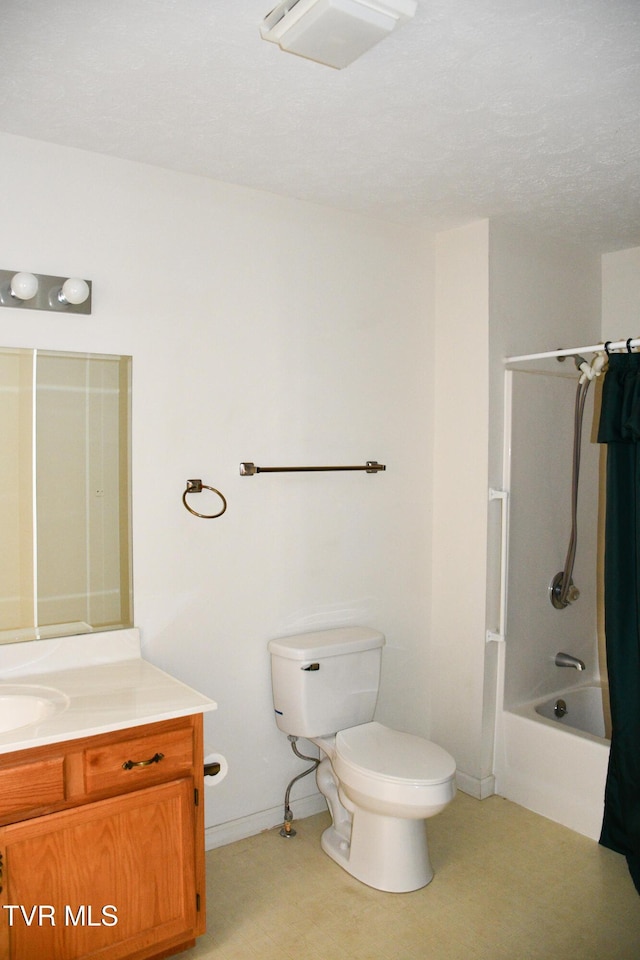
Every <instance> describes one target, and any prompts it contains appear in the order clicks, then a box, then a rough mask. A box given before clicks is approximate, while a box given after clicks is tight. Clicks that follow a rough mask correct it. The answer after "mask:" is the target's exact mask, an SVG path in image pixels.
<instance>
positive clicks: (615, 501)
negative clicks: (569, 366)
mask: <svg viewBox="0 0 640 960" xmlns="http://www.w3.org/2000/svg"><path fill="white" fill-rule="evenodd" d="M598 442H599V443H606V444H607V490H606V532H605V573H604V588H605V598H604V606H605V632H606V645H607V669H608V673H609V690H610V696H611V719H612V728H613V729H612V737H611V754H610V758H609V769H608V774H607V785H606V790H605V807H604V819H603V824H602V833H601V836H600V843H601V844H603V845H604V846H605V847H609V848H610V849H612V850H616V851H617V852H618V853H622V854H624V856H626V858H627V863H628V865H629V871H630V873H631V876H632V878H633V882H634V883H635V886H636V889H637V890H638V893H640V354H631V353H626V354H612V355H611V356H610V357H609V369H608V372H607V374H606V375H605V378H604V384H603V392H602V412H601V417H600V425H599V430H598Z"/></svg>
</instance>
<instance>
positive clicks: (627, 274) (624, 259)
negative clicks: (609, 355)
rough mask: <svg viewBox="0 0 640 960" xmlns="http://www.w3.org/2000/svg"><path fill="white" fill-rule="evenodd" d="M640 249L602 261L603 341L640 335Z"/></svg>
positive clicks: (616, 254)
mask: <svg viewBox="0 0 640 960" xmlns="http://www.w3.org/2000/svg"><path fill="white" fill-rule="evenodd" d="M639 305H640V247H632V248H631V249H629V250H618V251H617V252H616V253H606V254H605V255H604V256H603V258H602V339H603V340H626V339H627V338H628V337H638V336H640V323H639V322H638V308H639Z"/></svg>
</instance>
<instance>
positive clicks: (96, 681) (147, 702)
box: [0, 630, 217, 753]
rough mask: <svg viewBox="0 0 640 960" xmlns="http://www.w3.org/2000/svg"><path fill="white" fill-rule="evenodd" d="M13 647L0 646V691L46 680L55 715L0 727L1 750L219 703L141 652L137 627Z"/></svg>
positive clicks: (104, 730)
mask: <svg viewBox="0 0 640 960" xmlns="http://www.w3.org/2000/svg"><path fill="white" fill-rule="evenodd" d="M72 640H73V642H72ZM83 641H84V642H83ZM34 644H35V646H34ZM47 644H49V646H48V647H47ZM11 647H12V649H11V650H7V649H6V648H2V647H0V696H1V695H2V686H3V685H10V686H11V688H12V689H13V690H14V691H15V689H16V687H17V686H24V688H25V692H30V689H29V688H31V690H32V689H33V688H37V687H45V688H48V689H49V690H51V689H52V690H54V691H59V694H62V697H60V696H59V695H56V696H54V697H53V699H55V700H56V702H57V706H56V709H57V712H56V713H54V715H53V716H50V717H47V718H46V719H44V720H43V721H41V722H40V723H37V724H36V723H31V724H28V725H25V726H22V727H19V728H18V729H16V730H10V731H8V732H6V733H3V732H0V753H9V752H11V751H14V750H24V749H26V748H28V747H36V746H42V745H44V744H48V743H59V742H61V741H63V740H73V739H76V738H78V737H86V736H93V735H96V734H100V733H109V732H110V731H112V730H123V729H125V728H126V727H132V726H138V725H140V724H145V723H155V722H156V721H159V720H170V719H172V718H174V717H181V716H186V715H189V714H193V713H206V712H208V711H210V710H215V709H217V704H216V703H215V701H214V700H210V699H209V698H208V697H205V696H204V695H203V694H201V693H198V692H197V691H196V690H193V689H192V688H191V687H188V686H187V685H186V684H184V683H182V682H181V681H180V680H176V679H175V677H172V676H170V675H169V674H167V673H165V672H164V671H163V670H160V669H158V667H155V666H153V664H151V663H149V662H148V661H146V660H144V659H142V657H141V656H140V644H139V637H138V633H137V630H127V631H117V632H116V631H113V632H112V633H110V634H92V635H87V636H85V637H82V638H64V640H58V641H40V640H39V641H33V642H28V643H22V644H12V645H11ZM14 648H21V649H14ZM27 648H29V649H27ZM114 657H119V659H113V658H114ZM71 661H74V662H75V663H78V661H80V662H79V663H78V665H77V666H69V663H70V662H71ZM96 661H97V662H96ZM58 666H59V667H60V669H56V667H58ZM38 668H40V669H38ZM5 689H6V686H5Z"/></svg>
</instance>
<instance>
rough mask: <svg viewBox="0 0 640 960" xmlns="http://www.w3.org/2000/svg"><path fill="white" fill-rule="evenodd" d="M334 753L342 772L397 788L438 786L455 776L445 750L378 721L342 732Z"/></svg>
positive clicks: (450, 757) (451, 762)
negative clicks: (389, 784) (393, 785)
mask: <svg viewBox="0 0 640 960" xmlns="http://www.w3.org/2000/svg"><path fill="white" fill-rule="evenodd" d="M335 751H336V757H337V758H339V766H340V768H341V769H342V771H343V772H346V771H347V770H351V771H352V772H354V773H356V774H360V775H361V776H365V777H366V778H367V779H369V780H378V781H384V782H386V783H395V784H397V785H398V786H399V785H401V784H403V783H405V784H411V785H412V786H415V787H428V786H435V785H437V784H442V783H445V782H448V781H450V780H452V779H453V777H454V775H455V772H456V764H455V760H454V759H453V757H452V756H451V755H450V754H448V753H447V751H446V750H443V748H442V747H439V746H438V745H437V744H435V743H432V742H431V741H430V740H425V739H423V738H422V737H415V736H413V735H412V734H410V733H402V732H400V731H399V730H392V729H390V728H389V727H385V726H384V725H383V724H381V723H376V722H375V721H373V722H371V723H363V724H360V726H357V727H350V728H349V729H347V730H341V731H339V733H337V734H336V741H335Z"/></svg>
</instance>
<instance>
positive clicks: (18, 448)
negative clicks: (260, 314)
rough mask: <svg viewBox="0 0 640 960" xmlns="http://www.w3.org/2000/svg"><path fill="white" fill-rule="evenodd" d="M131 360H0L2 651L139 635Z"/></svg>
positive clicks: (7, 355)
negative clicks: (128, 631)
mask: <svg viewBox="0 0 640 960" xmlns="http://www.w3.org/2000/svg"><path fill="white" fill-rule="evenodd" d="M130 396H131V357H118V356H108V355H99V354H86V353H82V354H80V353H62V352H54V351H48V350H30V349H18V348H0V437H1V438H2V458H0V537H1V541H2V551H1V552H0V643H14V642H16V641H20V640H34V639H40V638H47V637H58V636H68V635H71V634H80V633H90V632H91V631H93V630H107V629H108V630H113V629H117V628H119V627H129V626H132V624H133V603H132V570H131V535H130V533H131V506H130V503H131V497H130V473H131V470H130V459H131V458H130V435H131V416H130V407H131V400H130Z"/></svg>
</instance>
